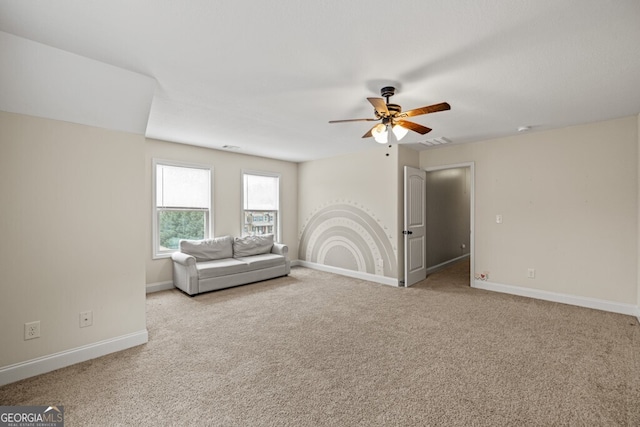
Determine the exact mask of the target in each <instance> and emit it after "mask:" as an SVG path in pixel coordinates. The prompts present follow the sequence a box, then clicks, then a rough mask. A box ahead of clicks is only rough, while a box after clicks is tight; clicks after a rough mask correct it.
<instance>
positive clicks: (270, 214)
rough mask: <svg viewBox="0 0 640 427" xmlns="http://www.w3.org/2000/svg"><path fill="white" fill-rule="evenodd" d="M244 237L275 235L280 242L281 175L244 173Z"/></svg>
mask: <svg viewBox="0 0 640 427" xmlns="http://www.w3.org/2000/svg"><path fill="white" fill-rule="evenodd" d="M242 180H243V186H242V191H243V197H242V198H243V212H242V217H243V220H242V224H243V225H242V235H243V236H249V235H256V234H273V235H274V236H275V238H276V240H279V234H278V233H279V228H280V227H279V223H280V175H278V174H274V173H268V172H243V173H242Z"/></svg>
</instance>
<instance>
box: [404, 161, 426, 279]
mask: <svg viewBox="0 0 640 427" xmlns="http://www.w3.org/2000/svg"><path fill="white" fill-rule="evenodd" d="M426 178H427V173H426V172H425V171H423V170H421V169H416V168H412V167H410V166H405V167H404V231H403V234H404V285H405V286H411V285H413V284H415V283H418V282H419V281H421V280H424V279H425V278H426V277H427V266H426V262H427V261H426V260H427V256H426V247H427V245H426V240H425V239H426V236H425V230H426V223H425V219H426V217H425V211H426V205H425V199H426V193H425V191H426V190H425V180H426Z"/></svg>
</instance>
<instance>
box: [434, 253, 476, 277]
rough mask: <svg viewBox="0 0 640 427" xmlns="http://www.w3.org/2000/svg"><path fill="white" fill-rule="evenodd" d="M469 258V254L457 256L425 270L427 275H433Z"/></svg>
mask: <svg viewBox="0 0 640 427" xmlns="http://www.w3.org/2000/svg"><path fill="white" fill-rule="evenodd" d="M470 256H471V254H465V255H462V256H459V257H457V258H454V259H450V260H449V261H445V262H441V263H440V264H437V265H434V266H433V267H429V268H427V275H429V274H433V273H435V272H436V271H438V270H442V269H443V268H445V267H448V266H450V265H451V264H455V263H456V262H458V261H462V260H463V259H465V258H469V257H470Z"/></svg>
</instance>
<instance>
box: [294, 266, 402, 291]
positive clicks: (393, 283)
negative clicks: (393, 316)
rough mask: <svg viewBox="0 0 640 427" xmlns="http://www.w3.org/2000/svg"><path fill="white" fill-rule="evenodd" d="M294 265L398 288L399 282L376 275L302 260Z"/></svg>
mask: <svg viewBox="0 0 640 427" xmlns="http://www.w3.org/2000/svg"><path fill="white" fill-rule="evenodd" d="M296 265H299V266H302V267H307V268H312V269H314V270H320V271H326V272H328V273H335V274H339V275H341V276H347V277H353V278H355V279H362V280H368V281H369V282H376V283H380V284H382V285H389V286H395V287H398V286H400V282H399V281H398V279H394V278H391V277H385V276H378V275H377V274H371V273H364V272H362V271H354V270H347V269H346V268H340V267H332V266H330V265H324V264H316V263H315V262H309V261H303V260H297V262H296Z"/></svg>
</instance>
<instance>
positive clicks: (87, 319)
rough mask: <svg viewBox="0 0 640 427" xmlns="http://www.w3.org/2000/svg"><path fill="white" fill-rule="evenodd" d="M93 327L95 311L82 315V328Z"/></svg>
mask: <svg viewBox="0 0 640 427" xmlns="http://www.w3.org/2000/svg"><path fill="white" fill-rule="evenodd" d="M91 325H93V311H83V312H82V313H80V327H81V328H86V327H87V326H91Z"/></svg>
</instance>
